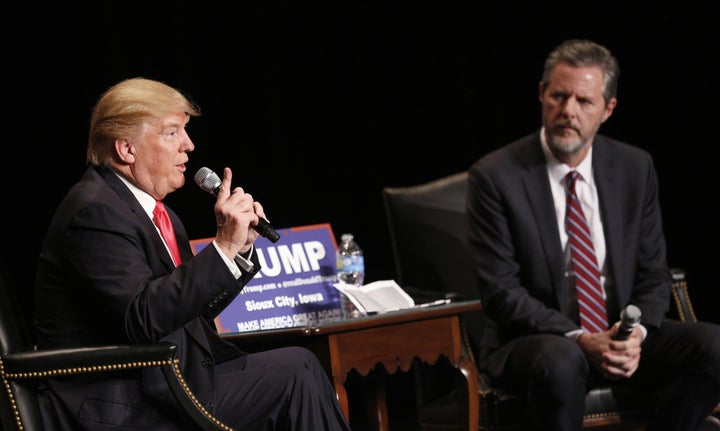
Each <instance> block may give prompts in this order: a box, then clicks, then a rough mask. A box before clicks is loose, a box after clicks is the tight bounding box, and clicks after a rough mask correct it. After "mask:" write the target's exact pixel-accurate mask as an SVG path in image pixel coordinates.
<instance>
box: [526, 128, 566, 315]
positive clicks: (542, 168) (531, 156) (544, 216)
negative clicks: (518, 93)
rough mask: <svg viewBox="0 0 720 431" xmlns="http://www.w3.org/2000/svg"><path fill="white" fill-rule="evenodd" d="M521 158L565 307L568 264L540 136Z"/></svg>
mask: <svg viewBox="0 0 720 431" xmlns="http://www.w3.org/2000/svg"><path fill="white" fill-rule="evenodd" d="M518 158H519V160H520V162H521V163H522V164H523V165H524V167H525V169H526V174H525V175H524V176H523V177H522V180H521V181H522V184H523V187H524V192H525V194H526V196H527V200H528V203H529V206H530V210H531V211H532V213H533V218H534V220H535V222H536V224H537V230H538V235H539V236H540V240H541V242H542V247H543V251H544V253H545V255H546V256H547V259H546V262H547V266H548V267H547V270H548V273H549V274H550V277H551V279H552V286H556V289H555V295H556V297H557V299H558V304H564V303H565V301H566V296H567V292H566V289H563V288H562V287H563V286H564V270H563V268H564V267H565V263H564V259H563V252H562V244H561V243H560V233H559V232H558V227H557V219H556V217H555V208H554V205H553V198H552V192H551V191H550V183H549V180H548V174H547V167H546V162H545V155H544V154H543V152H542V147H541V144H540V134H539V133H538V134H536V135H535V136H534V139H531V140H529V141H526V145H524V146H521V147H520V148H519V152H518ZM538 258H540V257H538Z"/></svg>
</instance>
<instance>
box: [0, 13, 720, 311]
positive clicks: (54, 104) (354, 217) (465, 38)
mask: <svg viewBox="0 0 720 431" xmlns="http://www.w3.org/2000/svg"><path fill="white" fill-rule="evenodd" d="M527 3H528V4H524V5H520V4H519V3H515V2H510V1H477V0H476V1H436V2H431V1H385V2H366V1H359V0H346V1H337V2H327V1H297V0H296V1H261V2H244V1H239V2H231V1H228V2H207V1H204V2H200V1H197V2H189V1H180V0H175V1H170V0H164V1H150V0H146V1H143V2H139V1H104V2H96V1H87V2H78V3H74V4H71V3H69V2H53V3H52V4H51V5H42V6H40V5H39V4H35V3H30V2H26V3H25V4H24V5H20V4H16V5H14V6H6V10H5V12H4V17H3V18H4V19H3V21H4V25H3V30H1V31H2V33H3V34H2V36H3V38H2V40H3V45H4V49H3V54H2V56H3V69H4V74H3V76H4V78H3V81H4V84H5V85H4V90H5V91H4V94H5V95H6V97H3V102H4V103H3V104H4V108H5V109H4V112H5V114H4V120H5V127H4V130H5V132H6V139H5V140H4V145H3V147H4V150H5V151H4V158H3V160H4V167H3V168H4V169H5V174H4V176H5V190H6V192H5V193H6V195H5V199H4V202H5V204H4V207H5V209H4V212H5V213H6V218H5V220H6V222H5V232H4V233H3V236H4V237H5V244H4V251H3V253H4V255H5V257H6V259H8V260H9V263H10V267H11V268H12V270H13V273H14V274H15V275H16V276H17V278H18V280H19V281H21V282H22V285H23V287H22V289H23V290H22V291H21V294H23V295H26V297H27V298H29V294H30V289H31V285H32V278H33V274H34V267H35V259H36V256H37V253H38V250H39V248H40V243H41V241H42V238H43V236H44V233H45V229H46V226H47V224H48V222H49V220H50V218H51V216H52V212H53V210H54V208H55V206H56V205H57V203H58V202H59V200H60V199H61V198H62V196H63V195H64V194H65V192H66V191H67V189H68V188H69V187H70V186H71V185H72V184H73V183H74V182H75V181H76V180H77V179H78V178H79V177H80V176H81V175H82V173H83V172H84V170H85V167H86V164H85V145H86V140H87V127H88V120H89V115H90V109H91V107H92V105H93V104H94V103H95V101H96V99H97V97H98V96H99V95H100V93H102V92H103V91H104V90H105V89H106V88H107V87H109V86H110V85H112V84H114V83H116V82H118V81H120V80H122V79H125V78H130V77H134V76H145V77H148V78H154V79H158V80H161V81H164V82H166V83H168V84H170V85H172V86H174V87H177V88H179V89H181V90H183V91H185V92H187V93H188V94H189V95H190V96H191V97H192V98H193V99H194V100H195V101H196V102H197V103H198V104H199V105H200V106H201V108H202V110H203V116H201V117H199V118H197V119H193V120H192V121H191V122H190V125H189V133H190V135H191V137H192V138H193V141H194V143H195V145H196V150H195V151H194V152H193V153H191V155H190V162H189V163H188V175H187V183H186V186H185V187H184V188H183V189H181V190H180V191H178V192H176V193H174V194H173V195H171V196H170V197H169V198H168V203H169V205H170V206H172V207H173V208H174V209H175V210H176V211H177V212H178V213H179V214H180V215H181V216H182V217H183V218H184V220H185V224H186V227H187V229H188V231H189V233H190V236H191V237H192V238H203V237H208V236H212V235H214V229H215V224H214V217H213V212H212V198H211V196H210V195H208V194H206V193H205V192H203V191H201V190H200V189H199V188H197V187H196V186H195V184H194V182H193V180H192V176H193V175H194V173H195V172H196V171H197V170H198V169H199V168H200V167H202V166H208V167H210V168H211V169H213V170H216V171H217V172H221V170H222V168H223V167H224V166H230V167H231V168H233V171H234V178H235V183H236V185H241V186H243V187H244V188H245V189H246V190H248V191H250V192H251V193H252V194H253V195H254V196H255V197H256V199H258V200H259V201H261V202H262V203H263V205H264V207H265V210H266V213H267V214H268V218H269V219H270V221H271V222H272V224H273V225H274V226H276V227H278V228H284V227H291V226H300V225H306V224H316V223H325V222H328V223H331V225H332V227H333V230H334V232H335V234H336V236H338V237H339V235H340V234H341V233H343V232H352V233H354V234H355V238H356V240H357V241H358V242H359V243H360V245H361V247H362V248H363V249H364V251H365V256H366V270H367V276H366V281H375V280H379V279H385V278H393V276H394V274H393V264H392V255H391V249H390V245H389V243H388V231H387V229H386V225H385V214H384V209H383V206H382V196H381V190H382V188H383V187H384V186H398V185H411V184H416V183H419V182H424V181H428V180H431V179H434V178H437V177H441V176H444V175H448V174H451V173H455V172H458V171H461V170H464V169H467V167H468V166H469V165H470V164H471V163H472V162H473V161H475V160H476V159H477V158H479V157H480V156H482V155H483V154H485V153H486V152H488V151H490V150H492V149H494V148H497V147H499V146H500V145H502V144H504V143H506V142H508V141H510V140H513V139H515V138H517V137H520V136H523V135H525V134H527V133H529V132H532V131H534V130H535V129H536V128H537V127H538V126H539V121H540V108H539V103H538V100H537V84H538V81H539V79H540V74H541V71H542V62H543V60H544V58H545V56H546V55H547V53H548V52H549V51H550V50H551V49H553V48H554V47H555V46H556V45H557V44H558V43H560V42H561V41H562V40H564V39H567V38H573V37H583V38H591V39H594V40H595V41H597V42H600V43H602V44H604V45H606V46H607V47H609V48H610V49H611V50H612V51H613V52H614V53H615V54H616V56H617V57H618V59H619V61H620V65H621V68H622V74H621V78H620V88H619V104H618V107H617V108H616V110H615V113H614V115H613V116H612V117H611V118H610V120H609V121H608V122H607V123H606V124H605V125H604V126H603V128H602V129H601V131H602V132H603V133H605V134H607V135H610V136H612V137H615V138H617V139H620V140H624V141H627V142H629V143H632V144H634V145H637V146H639V147H642V148H645V149H647V150H648V151H650V152H651V153H652V154H653V156H654V158H655V161H656V164H657V169H658V172H659V176H660V186H661V203H662V205H663V215H664V223H665V231H666V234H667V240H668V246H669V261H670V263H671V265H673V266H681V267H684V268H685V269H687V270H688V274H689V275H688V277H689V281H690V288H691V291H692V294H693V295H694V299H695V307H696V311H697V313H698V314H699V315H700V316H701V317H703V318H705V319H706V320H712V321H715V322H720V315H719V314H718V313H717V312H716V311H715V309H716V308H717V306H716V302H715V298H716V297H717V289H718V288H717V285H718V278H719V274H720V268H718V265H717V263H716V261H717V255H718V253H717V248H716V245H717V244H718V243H719V242H720V231H719V230H718V226H717V224H716V221H717V219H718V208H719V206H718V203H719V202H718V193H717V192H716V191H714V190H713V189H712V186H713V185H714V183H715V182H716V179H717V169H716V168H717V163H716V161H715V156H713V154H715V153H716V151H717V141H716V133H715V129H716V126H717V122H718V119H719V115H718V114H720V110H719V109H718V101H719V100H720V90H719V89H718V76H719V73H720V70H719V68H718V63H717V55H718V49H717V43H716V41H717V39H718V36H719V35H718V33H719V32H718V30H716V26H717V21H718V20H717V18H718V16H717V15H716V14H714V12H711V7H710V4H709V3H710V2H707V3H708V4H707V5H705V4H701V3H696V2H693V1H684V2H672V3H670V2H667V4H665V2H652V3H651V2H648V6H645V7H639V6H633V5H632V3H637V2H624V3H622V4H613V3H612V2H610V3H608V2H581V1H575V2H567V3H565V2H560V1H536V2H527ZM712 9H714V8H712Z"/></svg>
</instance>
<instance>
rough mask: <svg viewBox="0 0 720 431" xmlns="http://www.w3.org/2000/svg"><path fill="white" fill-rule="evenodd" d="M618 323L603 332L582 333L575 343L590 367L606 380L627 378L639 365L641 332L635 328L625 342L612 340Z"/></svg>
mask: <svg viewBox="0 0 720 431" xmlns="http://www.w3.org/2000/svg"><path fill="white" fill-rule="evenodd" d="M618 325H619V322H618V323H616V324H615V325H613V327H612V328H610V329H608V330H607V331H604V332H598V333H595V334H590V333H587V332H583V333H582V334H580V336H578V338H577V342H578V344H579V345H580V348H582V349H583V351H584V352H585V356H586V357H587V358H588V361H589V362H590V364H591V366H592V367H593V368H594V369H595V370H597V371H598V372H599V373H600V374H601V375H602V376H603V377H604V378H606V379H620V378H623V377H624V378H628V377H630V376H632V375H633V374H634V373H635V371H637V368H638V366H639V365H640V353H641V350H642V348H641V347H640V345H641V343H642V338H643V334H642V330H641V329H640V328H635V329H634V330H633V332H632V334H630V337H629V338H628V339H627V340H625V341H617V340H613V339H612V336H613V335H614V334H615V333H616V332H617V326H618Z"/></svg>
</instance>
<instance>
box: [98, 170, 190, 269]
mask: <svg viewBox="0 0 720 431" xmlns="http://www.w3.org/2000/svg"><path fill="white" fill-rule="evenodd" d="M97 171H98V173H99V174H100V176H102V178H103V180H105V182H106V183H107V184H108V186H110V188H111V189H113V190H114V191H115V193H117V195H118V196H120V199H122V200H123V201H124V202H125V204H126V205H127V206H128V208H129V209H130V211H132V212H133V213H134V214H135V217H137V218H138V220H139V222H140V224H141V225H142V226H143V229H144V230H145V235H146V236H147V237H148V238H150V239H151V241H152V243H153V246H154V247H155V249H156V251H157V253H158V256H160V259H161V260H162V262H163V264H164V265H165V266H166V269H167V270H168V271H172V270H173V269H174V268H175V263H173V261H172V258H171V257H170V253H168V252H167V249H166V248H165V244H164V243H163V241H162V239H161V238H160V235H158V233H157V230H156V229H155V225H154V224H153V222H152V220H150V217H148V216H147V213H145V210H143V208H142V207H141V206H140V202H138V200H137V199H135V196H134V195H133V194H132V192H131V191H130V190H129V189H128V188H127V187H126V186H125V184H123V182H122V181H121V180H120V178H118V177H117V175H115V173H113V172H112V171H111V170H110V169H109V168H107V167H98V168H97ZM176 224H177V223H175V220H173V228H174V229H175V230H176V232H177V228H176ZM183 232H184V230H183ZM178 245H180V242H179V241H178ZM180 253H181V255H182V257H183V259H185V255H184V254H183V247H182V246H180Z"/></svg>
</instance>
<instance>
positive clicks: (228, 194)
mask: <svg viewBox="0 0 720 431" xmlns="http://www.w3.org/2000/svg"><path fill="white" fill-rule="evenodd" d="M231 183H232V171H231V170H230V168H225V170H224V172H223V180H222V185H221V187H220V190H219V191H218V193H217V200H216V201H215V219H216V222H217V233H216V235H215V242H216V244H217V245H218V247H219V248H220V249H221V250H222V251H223V253H224V254H225V256H227V257H228V258H229V259H230V260H232V259H233V258H234V257H235V255H236V254H238V253H240V254H242V253H246V252H247V251H249V250H250V248H251V247H252V244H253V243H254V242H255V240H256V239H257V238H258V236H259V234H258V233H257V232H256V231H255V230H253V229H252V228H251V225H257V223H258V220H259V218H260V217H263V218H264V217H265V212H264V211H263V207H262V205H260V203H259V202H255V201H254V200H253V197H252V196H251V195H250V194H249V193H245V191H244V190H243V189H242V187H235V188H234V189H232V190H231Z"/></svg>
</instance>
